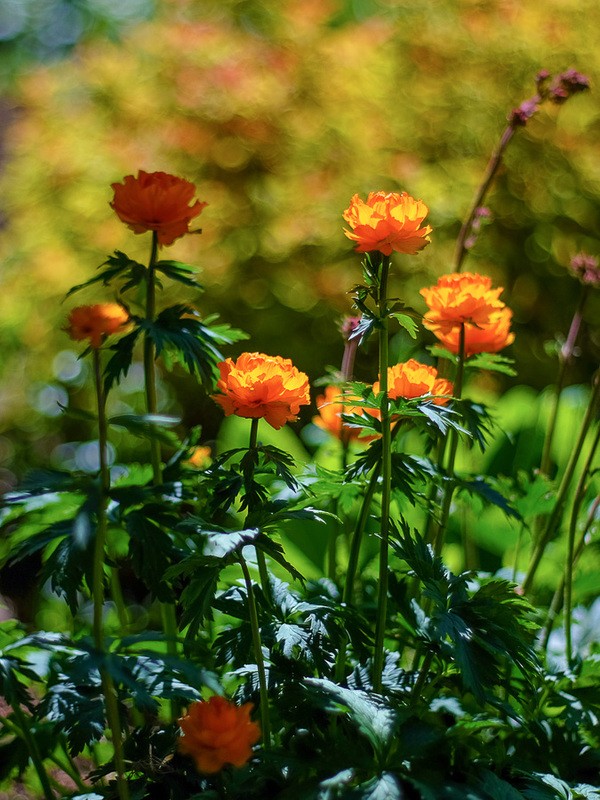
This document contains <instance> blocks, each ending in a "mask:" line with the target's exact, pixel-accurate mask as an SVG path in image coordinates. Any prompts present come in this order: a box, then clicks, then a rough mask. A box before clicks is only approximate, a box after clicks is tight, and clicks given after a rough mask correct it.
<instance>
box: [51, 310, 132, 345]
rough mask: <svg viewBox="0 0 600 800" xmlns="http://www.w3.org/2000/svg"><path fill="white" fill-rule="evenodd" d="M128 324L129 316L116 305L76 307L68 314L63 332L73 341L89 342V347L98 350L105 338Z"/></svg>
mask: <svg viewBox="0 0 600 800" xmlns="http://www.w3.org/2000/svg"><path fill="white" fill-rule="evenodd" d="M128 322H129V314H128V313H127V311H126V310H125V309H124V308H123V306H120V305H119V304H118V303H99V304H98V305H95V306H77V308H74V309H73V310H72V311H71V313H70V314H69V324H68V325H67V327H66V328H64V330H65V331H66V332H67V333H68V334H69V336H70V337H71V339H74V340H75V341H78V342H79V341H83V340H84V339H89V340H90V347H94V348H98V347H100V345H101V344H102V342H103V340H104V337H105V336H110V334H111V333H118V332H119V331H121V330H123V328H124V327H125V325H127V323H128Z"/></svg>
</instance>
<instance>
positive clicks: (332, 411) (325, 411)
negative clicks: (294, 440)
mask: <svg viewBox="0 0 600 800" xmlns="http://www.w3.org/2000/svg"><path fill="white" fill-rule="evenodd" d="M342 396H343V393H342V391H341V390H340V388H339V386H327V387H326V389H325V394H321V395H319V396H318V397H317V409H318V411H319V416H316V417H313V422H314V424H315V425H317V426H318V427H319V428H322V429H323V430H325V431H328V433H330V434H332V436H335V437H336V439H343V440H344V441H346V442H349V441H352V440H355V439H358V437H359V436H360V434H361V429H360V428H355V427H354V426H352V427H350V426H348V425H344V424H343V421H342V414H361V413H362V411H363V408H362V406H351V405H346V404H345V403H342V402H341V401H342ZM344 399H345V400H358V401H359V402H360V398H358V397H354V396H349V395H345V397H344ZM363 441H366V440H365V439H363Z"/></svg>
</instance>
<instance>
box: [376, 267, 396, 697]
mask: <svg viewBox="0 0 600 800" xmlns="http://www.w3.org/2000/svg"><path fill="white" fill-rule="evenodd" d="M389 268H390V259H389V256H382V257H381V264H380V271H379V276H380V279H379V287H378V293H377V310H378V314H379V324H380V330H379V388H380V391H381V405H380V412H381V523H380V525H381V526H380V546H379V583H378V598H377V620H376V625H375V650H374V654H373V689H374V691H376V692H381V688H382V674H383V664H384V660H385V656H384V639H385V628H386V620H387V593H388V564H389V526H390V500H391V489H392V487H391V481H392V448H391V421H390V403H389V397H388V361H389V325H388V322H389V318H388V307H387V283H388V275H389Z"/></svg>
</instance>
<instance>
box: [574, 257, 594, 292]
mask: <svg viewBox="0 0 600 800" xmlns="http://www.w3.org/2000/svg"><path fill="white" fill-rule="evenodd" d="M569 270H570V271H571V273H572V274H573V275H574V276H575V277H576V278H579V280H580V281H581V282H582V283H585V284H587V285H588V286H600V267H599V265H598V259H597V258H596V257H595V256H591V255H589V254H588V253H577V255H576V256H573V258H572V259H571V263H570V264H569Z"/></svg>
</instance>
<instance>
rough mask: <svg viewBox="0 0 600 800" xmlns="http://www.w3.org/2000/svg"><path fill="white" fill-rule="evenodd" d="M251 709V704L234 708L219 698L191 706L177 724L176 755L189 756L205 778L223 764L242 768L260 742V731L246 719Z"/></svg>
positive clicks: (230, 703) (234, 706)
mask: <svg viewBox="0 0 600 800" xmlns="http://www.w3.org/2000/svg"><path fill="white" fill-rule="evenodd" d="M252 708H253V706H252V703H244V705H243V706H236V705H235V703H232V702H230V701H229V700H226V699H225V698H224V697H219V696H214V697H211V698H209V699H208V700H206V701H203V700H201V701H198V702H196V703H192V705H191V706H190V707H189V709H188V713H187V714H186V715H185V716H184V717H181V719H179V720H178V723H179V727H180V728H181V730H182V731H183V736H182V737H180V739H179V740H178V749H179V752H180V753H184V754H185V755H188V756H191V757H192V758H193V759H194V761H195V763H196V767H197V769H198V770H199V772H204V773H206V774H211V773H215V772H219V770H221V769H223V767H224V766H225V765H226V764H233V766H234V767H242V766H243V765H244V764H245V763H246V762H247V761H248V759H249V758H250V757H251V755H252V745H253V744H256V742H258V740H259V739H260V727H259V725H258V723H256V722H252V720H251V719H250V712H251V711H252Z"/></svg>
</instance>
